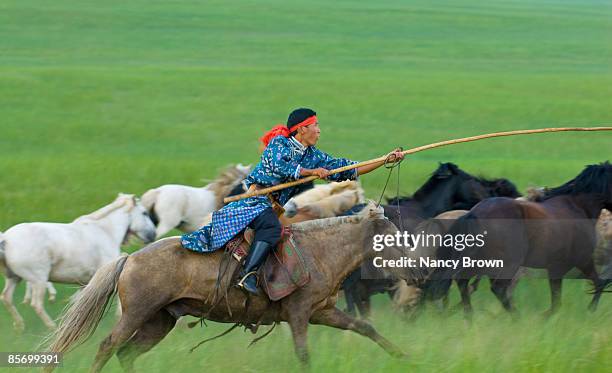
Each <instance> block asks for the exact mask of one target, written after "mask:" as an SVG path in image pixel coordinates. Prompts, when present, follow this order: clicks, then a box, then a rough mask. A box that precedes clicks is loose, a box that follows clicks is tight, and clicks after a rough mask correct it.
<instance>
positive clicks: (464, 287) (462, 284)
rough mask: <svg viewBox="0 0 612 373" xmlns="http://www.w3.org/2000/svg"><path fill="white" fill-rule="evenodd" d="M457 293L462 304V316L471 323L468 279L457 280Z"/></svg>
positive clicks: (471, 311) (471, 312)
mask: <svg viewBox="0 0 612 373" xmlns="http://www.w3.org/2000/svg"><path fill="white" fill-rule="evenodd" d="M457 286H458V287H459V293H461V304H463V316H464V317H465V320H466V321H467V323H468V324H471V323H472V314H473V310H472V300H471V298H470V279H459V280H457Z"/></svg>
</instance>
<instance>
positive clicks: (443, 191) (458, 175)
mask: <svg viewBox="0 0 612 373" xmlns="http://www.w3.org/2000/svg"><path fill="white" fill-rule="evenodd" d="M488 196H489V193H488V191H487V190H486V189H485V187H484V186H482V185H481V184H480V183H479V181H478V179H477V178H476V177H474V176H472V175H470V174H468V173H467V172H464V171H462V170H461V169H460V168H459V167H458V166H457V165H456V164H454V163H450V162H449V163H440V165H439V166H438V168H437V169H436V170H435V171H434V172H433V173H432V175H431V177H430V178H429V179H428V180H427V181H426V182H425V184H424V185H423V186H422V187H421V188H419V190H417V191H416V192H415V193H414V200H416V201H418V202H420V203H421V204H422V206H423V209H424V211H425V215H426V216H428V217H433V216H436V215H438V214H440V213H442V212H444V211H448V210H452V209H469V208H471V207H472V206H474V205H475V204H476V203H478V202H480V201H481V200H483V199H484V198H487V197H488Z"/></svg>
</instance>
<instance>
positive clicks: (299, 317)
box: [289, 308, 309, 366]
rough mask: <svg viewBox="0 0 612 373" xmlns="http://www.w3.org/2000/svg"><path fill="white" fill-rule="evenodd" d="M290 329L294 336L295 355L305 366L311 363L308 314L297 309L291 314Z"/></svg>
mask: <svg viewBox="0 0 612 373" xmlns="http://www.w3.org/2000/svg"><path fill="white" fill-rule="evenodd" d="M289 327H290V328H291V334H292V335H293V343H294V345H295V353H296V355H297V356H298V359H300V362H301V363H302V365H303V366H307V365H308V363H309V357H308V313H307V312H303V311H302V309H299V308H296V309H294V312H290V313H289Z"/></svg>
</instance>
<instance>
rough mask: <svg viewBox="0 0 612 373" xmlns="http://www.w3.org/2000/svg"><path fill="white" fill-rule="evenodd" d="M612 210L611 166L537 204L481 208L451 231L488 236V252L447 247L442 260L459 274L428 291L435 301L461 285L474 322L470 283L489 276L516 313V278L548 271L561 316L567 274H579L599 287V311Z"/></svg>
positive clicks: (442, 276)
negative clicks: (482, 263) (606, 225)
mask: <svg viewBox="0 0 612 373" xmlns="http://www.w3.org/2000/svg"><path fill="white" fill-rule="evenodd" d="M611 207H612V165H611V164H610V163H609V162H605V163H602V164H599V165H590V166H587V167H586V168H585V169H584V170H583V171H582V172H581V173H580V174H579V175H578V176H576V177H575V178H574V179H572V180H570V181H568V182H567V183H565V184H563V185H561V186H559V187H557V188H552V189H549V190H547V191H546V192H545V193H544V195H543V196H542V197H541V198H540V199H539V200H538V201H537V202H530V201H517V200H514V199H510V198H490V199H486V200H484V201H482V202H480V203H479V204H478V205H476V206H475V207H474V208H473V209H472V210H471V211H470V212H469V213H468V214H466V215H465V216H463V217H461V218H460V219H459V220H458V221H457V223H455V224H454V225H453V227H452V228H451V233H452V234H455V235H456V234H466V233H472V234H476V233H482V232H486V233H487V237H486V239H485V240H484V242H485V244H484V246H482V247H480V248H477V247H474V248H472V249H465V250H463V251H459V250H458V249H456V248H453V247H452V246H447V247H441V248H440V249H439V250H438V258H443V259H455V260H457V259H458V260H461V263H462V265H460V266H458V267H457V268H456V269H449V268H445V269H437V270H436V271H434V273H433V274H432V276H431V281H430V282H429V283H428V285H427V286H426V288H425V291H426V293H427V294H429V296H431V297H432V298H433V299H436V298H438V297H440V296H443V295H444V294H446V292H447V291H448V287H449V286H450V284H451V281H452V279H453V278H455V279H457V280H458V281H457V282H458V285H459V288H460V292H461V299H462V303H463V306H464V312H465V314H466V316H467V317H468V319H469V318H470V317H471V312H472V307H471V303H470V293H469V288H468V281H469V278H470V277H472V276H476V275H487V276H489V277H490V278H491V290H492V291H493V293H494V294H495V295H496V297H497V298H498V299H499V300H500V302H501V303H502V305H503V307H504V308H505V309H506V310H508V311H510V312H512V311H514V306H513V304H512V302H511V292H510V291H508V288H509V286H510V285H511V283H512V278H513V277H514V276H515V275H516V272H517V271H518V269H519V267H520V266H524V267H530V268H543V269H546V270H547V271H548V278H549V283H550V289H551V300H552V302H551V307H550V309H549V311H547V315H552V314H553V313H554V312H556V311H557V310H558V308H559V306H560V303H561V283H562V279H563V277H564V276H565V274H566V273H567V272H568V271H569V270H571V269H572V268H574V267H575V268H578V269H579V270H580V271H581V272H582V273H583V274H584V276H585V277H586V278H587V279H589V280H591V281H592V282H593V285H594V295H593V299H592V301H591V304H590V306H589V309H590V310H592V311H594V310H595V309H596V308H597V304H598V302H599V298H600V296H601V293H602V292H603V290H604V288H605V287H606V286H607V285H608V284H609V283H610V281H611V280H601V279H600V277H599V276H598V274H597V271H596V269H595V265H594V262H593V250H594V248H595V242H596V234H595V224H596V222H597V218H598V216H599V215H600V213H601V211H602V209H604V208H606V209H610V208H611ZM464 258H470V259H489V260H492V259H498V260H503V268H493V267H489V268H475V267H470V266H468V268H466V266H464V265H463V264H464V263H465V261H464V260H463V259H464Z"/></svg>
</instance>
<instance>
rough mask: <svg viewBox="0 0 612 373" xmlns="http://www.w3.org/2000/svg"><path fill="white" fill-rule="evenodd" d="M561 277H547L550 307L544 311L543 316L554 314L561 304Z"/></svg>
mask: <svg viewBox="0 0 612 373" xmlns="http://www.w3.org/2000/svg"><path fill="white" fill-rule="evenodd" d="M562 282H563V279H561V278H549V279H548V283H549V285H550V309H549V310H548V311H546V312H544V317H550V316H552V315H554V314H555V313H556V312H557V311H558V310H559V306H561V285H562Z"/></svg>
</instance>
